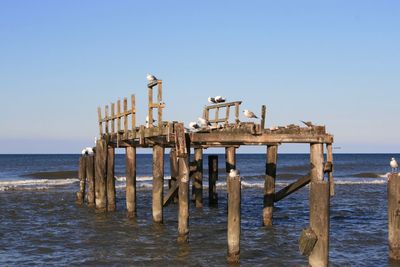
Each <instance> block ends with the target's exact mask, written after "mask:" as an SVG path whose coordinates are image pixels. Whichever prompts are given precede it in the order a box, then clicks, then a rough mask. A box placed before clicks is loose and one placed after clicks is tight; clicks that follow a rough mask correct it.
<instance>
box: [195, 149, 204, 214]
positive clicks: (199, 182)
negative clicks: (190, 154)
mask: <svg viewBox="0 0 400 267" xmlns="http://www.w3.org/2000/svg"><path fill="white" fill-rule="evenodd" d="M194 163H195V164H196V171H195V173H194V175H193V178H194V180H193V183H194V195H195V196H194V198H195V204H196V208H202V207H203V149H202V148H195V149H194Z"/></svg>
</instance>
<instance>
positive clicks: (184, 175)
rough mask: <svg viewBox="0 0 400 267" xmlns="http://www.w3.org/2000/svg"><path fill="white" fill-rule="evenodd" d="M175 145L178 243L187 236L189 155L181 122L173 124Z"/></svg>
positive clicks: (183, 240) (185, 239)
mask: <svg viewBox="0 0 400 267" xmlns="http://www.w3.org/2000/svg"><path fill="white" fill-rule="evenodd" d="M175 145H176V155H177V157H178V170H179V171H178V172H179V176H178V177H179V191H178V195H179V213H178V239H177V241H178V243H186V242H188V237H189V155H188V151H189V149H188V148H190V147H188V145H189V144H187V142H186V134H185V128H184V126H183V123H176V124H175Z"/></svg>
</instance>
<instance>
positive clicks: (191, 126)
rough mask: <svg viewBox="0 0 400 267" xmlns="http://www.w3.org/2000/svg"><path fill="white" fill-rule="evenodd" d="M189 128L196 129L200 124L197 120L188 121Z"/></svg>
mask: <svg viewBox="0 0 400 267" xmlns="http://www.w3.org/2000/svg"><path fill="white" fill-rule="evenodd" d="M189 128H190V129H193V130H197V129H199V128H200V125H198V124H197V122H194V121H192V122H190V123H189Z"/></svg>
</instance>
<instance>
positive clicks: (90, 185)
mask: <svg viewBox="0 0 400 267" xmlns="http://www.w3.org/2000/svg"><path fill="white" fill-rule="evenodd" d="M94 159H95V156H87V157H86V177H87V205H88V207H94V206H95V198H94V196H95V191H94V161H95V160H94Z"/></svg>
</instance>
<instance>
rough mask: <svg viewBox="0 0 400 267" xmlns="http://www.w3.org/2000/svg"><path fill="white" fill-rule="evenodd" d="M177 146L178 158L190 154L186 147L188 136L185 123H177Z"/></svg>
mask: <svg viewBox="0 0 400 267" xmlns="http://www.w3.org/2000/svg"><path fill="white" fill-rule="evenodd" d="M174 128H175V146H176V148H175V149H176V156H177V157H186V156H187V154H188V151H187V147H186V135H185V128H184V126H183V123H176V124H175V126H174Z"/></svg>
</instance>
